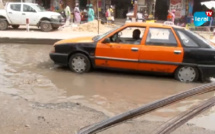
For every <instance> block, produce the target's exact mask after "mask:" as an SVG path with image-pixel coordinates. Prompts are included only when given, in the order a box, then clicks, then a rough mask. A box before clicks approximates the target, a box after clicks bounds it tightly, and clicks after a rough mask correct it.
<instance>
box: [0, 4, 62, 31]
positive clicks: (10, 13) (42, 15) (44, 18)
mask: <svg viewBox="0 0 215 134" xmlns="http://www.w3.org/2000/svg"><path fill="white" fill-rule="evenodd" d="M27 19H28V20H29V25H30V26H38V28H41V29H42V31H45V32H48V31H51V30H55V29H58V28H59V27H60V26H62V25H63V24H64V21H63V20H64V19H63V17H62V16H61V14H59V13H57V12H50V11H45V9H44V8H42V7H40V6H39V5H38V4H34V3H17V2H16V3H15V2H10V3H7V4H6V6H5V9H0V30H6V29H7V28H8V26H12V27H13V28H15V29H17V28H19V26H20V25H26V20H27Z"/></svg>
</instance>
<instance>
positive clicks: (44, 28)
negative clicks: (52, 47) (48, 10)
mask: <svg viewBox="0 0 215 134" xmlns="http://www.w3.org/2000/svg"><path fill="white" fill-rule="evenodd" d="M40 28H41V30H42V31H43V32H50V31H51V30H52V29H53V27H52V24H51V22H50V21H47V20H44V21H42V22H41V23H40Z"/></svg>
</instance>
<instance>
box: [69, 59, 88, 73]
mask: <svg viewBox="0 0 215 134" xmlns="http://www.w3.org/2000/svg"><path fill="white" fill-rule="evenodd" d="M86 65H87V64H86V62H85V59H84V58H83V57H80V56H77V57H74V58H73V59H72V68H73V70H74V71H75V72H78V73H81V72H84V71H85V70H86Z"/></svg>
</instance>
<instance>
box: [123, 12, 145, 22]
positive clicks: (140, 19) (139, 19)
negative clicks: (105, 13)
mask: <svg viewBox="0 0 215 134" xmlns="http://www.w3.org/2000/svg"><path fill="white" fill-rule="evenodd" d="M133 16H134V12H133V11H131V12H128V13H127V14H126V17H127V19H126V22H127V23H128V22H132V17H133ZM135 21H137V22H143V21H145V18H144V16H143V14H142V13H139V12H137V18H136V20H135Z"/></svg>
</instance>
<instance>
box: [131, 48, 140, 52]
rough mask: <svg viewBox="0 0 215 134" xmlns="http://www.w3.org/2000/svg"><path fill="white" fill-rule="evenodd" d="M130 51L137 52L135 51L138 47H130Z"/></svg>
mask: <svg viewBox="0 0 215 134" xmlns="http://www.w3.org/2000/svg"><path fill="white" fill-rule="evenodd" d="M131 51H134V52H137V51H139V48H137V47H132V48H131Z"/></svg>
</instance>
